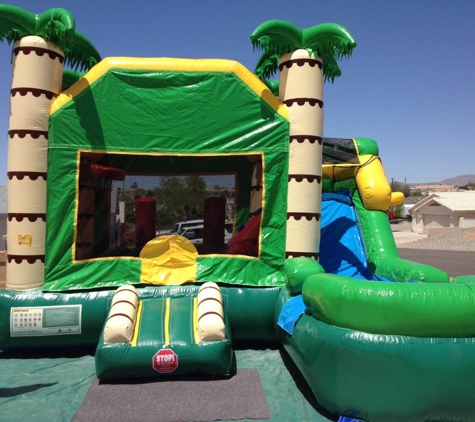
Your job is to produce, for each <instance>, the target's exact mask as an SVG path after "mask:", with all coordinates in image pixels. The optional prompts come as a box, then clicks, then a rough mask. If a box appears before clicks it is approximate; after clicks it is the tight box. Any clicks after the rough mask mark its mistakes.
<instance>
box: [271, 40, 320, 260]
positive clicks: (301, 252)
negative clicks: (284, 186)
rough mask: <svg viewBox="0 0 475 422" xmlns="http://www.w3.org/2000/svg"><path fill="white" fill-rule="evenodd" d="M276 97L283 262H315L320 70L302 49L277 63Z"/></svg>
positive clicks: (318, 205)
mask: <svg viewBox="0 0 475 422" xmlns="http://www.w3.org/2000/svg"><path fill="white" fill-rule="evenodd" d="M279 70H280V76H279V96H280V99H281V101H283V102H284V104H285V105H286V106H287V110H288V113H289V119H290V161H289V184H288V205H287V237H286V257H287V258H290V257H299V256H306V257H313V258H315V259H317V260H318V255H319V246H320V213H321V195H322V185H321V180H322V137H323V70H322V62H321V59H320V58H317V59H315V58H314V57H313V56H310V55H309V53H308V52H307V50H303V49H300V50H296V51H293V52H291V53H287V54H284V55H283V56H282V57H281V59H280V65H279Z"/></svg>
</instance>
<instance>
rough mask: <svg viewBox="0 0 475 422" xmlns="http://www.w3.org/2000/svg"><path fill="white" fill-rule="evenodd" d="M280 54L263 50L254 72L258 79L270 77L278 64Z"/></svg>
mask: <svg viewBox="0 0 475 422" xmlns="http://www.w3.org/2000/svg"><path fill="white" fill-rule="evenodd" d="M279 59H280V54H277V53H271V52H269V51H264V52H263V53H262V54H261V57H260V58H259V61H258V62H257V64H256V68H255V70H254V74H255V75H256V76H257V77H258V78H259V79H262V80H263V79H267V78H270V77H271V76H272V75H273V74H274V73H275V71H276V69H277V68H278V66H279Z"/></svg>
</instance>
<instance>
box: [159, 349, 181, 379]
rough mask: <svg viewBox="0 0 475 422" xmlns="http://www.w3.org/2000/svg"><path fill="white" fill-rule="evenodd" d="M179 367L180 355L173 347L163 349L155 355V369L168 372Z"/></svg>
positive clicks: (164, 372)
mask: <svg viewBox="0 0 475 422" xmlns="http://www.w3.org/2000/svg"><path fill="white" fill-rule="evenodd" d="M176 368H178V356H177V354H176V353H175V352H174V351H173V350H172V349H161V350H159V351H158V352H157V353H156V354H155V356H154V357H153V369H155V371H157V372H160V373H163V374H166V373H169V372H173V371H174V370H175V369H176Z"/></svg>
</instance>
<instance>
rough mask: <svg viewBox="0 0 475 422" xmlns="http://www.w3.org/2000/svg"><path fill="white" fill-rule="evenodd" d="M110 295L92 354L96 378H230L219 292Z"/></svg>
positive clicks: (206, 287)
mask: <svg viewBox="0 0 475 422" xmlns="http://www.w3.org/2000/svg"><path fill="white" fill-rule="evenodd" d="M173 292H174V290H173V289H170V295H169V296H168V297H163V298H145V299H142V300H139V296H138V295H137V292H136V291H135V288H134V287H133V286H122V287H120V288H119V289H117V291H116V293H115V294H114V296H113V298H112V301H111V306H110V309H109V314H108V318H107V321H106V322H105V325H104V329H103V331H102V334H101V338H100V340H99V344H98V347H97V350H96V374H97V377H98V378H101V379H104V378H123V377H144V376H145V377H157V376H158V377H160V376H169V375H181V374H191V373H207V374H214V375H229V373H230V370H231V364H232V358H233V351H232V347H231V332H230V329H229V328H228V327H229V324H227V321H226V316H225V314H224V309H225V307H224V306H223V300H222V295H221V290H220V288H219V287H218V285H217V284H215V283H205V284H203V285H202V286H201V287H200V288H199V289H194V291H193V294H192V295H187V296H176V295H173Z"/></svg>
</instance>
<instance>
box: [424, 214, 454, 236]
mask: <svg viewBox="0 0 475 422" xmlns="http://www.w3.org/2000/svg"><path fill="white" fill-rule="evenodd" d="M422 219H423V223H424V233H427V229H428V228H429V227H450V215H447V214H424V215H423V217H422Z"/></svg>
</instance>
